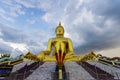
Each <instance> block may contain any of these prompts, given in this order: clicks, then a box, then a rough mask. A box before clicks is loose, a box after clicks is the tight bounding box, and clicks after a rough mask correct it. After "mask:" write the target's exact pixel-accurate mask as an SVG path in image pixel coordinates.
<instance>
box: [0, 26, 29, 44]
mask: <svg viewBox="0 0 120 80" xmlns="http://www.w3.org/2000/svg"><path fill="white" fill-rule="evenodd" d="M0 31H1V33H2V36H0V38H2V39H3V40H5V41H8V42H9V41H10V42H16V43H23V42H25V41H26V38H27V37H28V36H27V35H26V33H25V32H23V31H22V30H17V29H14V28H11V27H7V26H4V25H0Z"/></svg>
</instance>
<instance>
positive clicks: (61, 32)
mask: <svg viewBox="0 0 120 80" xmlns="http://www.w3.org/2000/svg"><path fill="white" fill-rule="evenodd" d="M55 33H56V36H57V37H63V36H64V28H63V26H62V25H61V23H59V25H58V26H57V28H56V29H55Z"/></svg>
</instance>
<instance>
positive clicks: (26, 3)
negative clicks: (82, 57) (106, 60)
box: [0, 0, 120, 56]
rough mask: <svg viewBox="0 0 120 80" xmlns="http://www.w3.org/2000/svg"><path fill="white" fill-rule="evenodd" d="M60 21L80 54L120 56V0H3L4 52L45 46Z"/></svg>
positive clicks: (0, 32)
mask: <svg viewBox="0 0 120 80" xmlns="http://www.w3.org/2000/svg"><path fill="white" fill-rule="evenodd" d="M59 21H61V23H62V25H63V26H64V28H65V37H69V38H71V39H72V42H73V46H74V49H75V52H76V53H77V54H80V53H88V52H90V51H91V50H92V51H95V52H96V53H101V54H103V55H104V54H105V55H107V56H110V55H111V56H120V50H118V49H119V48H120V0H0V53H11V54H12V56H16V55H19V54H21V53H24V54H25V53H26V52H27V51H28V50H29V51H31V52H32V53H39V52H40V51H42V50H45V49H46V46H47V42H48V39H49V38H51V37H55V34H54V30H55V28H56V26H57V25H58V23H59ZM111 49H114V50H111ZM110 50H111V51H110ZM114 54H115V55H114Z"/></svg>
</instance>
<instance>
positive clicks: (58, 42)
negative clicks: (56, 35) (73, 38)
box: [52, 39, 68, 46]
mask: <svg viewBox="0 0 120 80" xmlns="http://www.w3.org/2000/svg"><path fill="white" fill-rule="evenodd" d="M52 43H53V45H54V46H58V45H59V46H63V45H64V46H66V45H67V44H68V41H67V39H54V40H53V42H52Z"/></svg>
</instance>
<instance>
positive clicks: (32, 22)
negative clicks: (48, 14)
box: [26, 19, 36, 24]
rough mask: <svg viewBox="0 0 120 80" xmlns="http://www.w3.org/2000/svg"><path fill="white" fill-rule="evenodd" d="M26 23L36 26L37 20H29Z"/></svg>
mask: <svg viewBox="0 0 120 80" xmlns="http://www.w3.org/2000/svg"><path fill="white" fill-rule="evenodd" d="M26 21H27V23H28V24H34V23H35V22H36V21H35V20H31V19H27V20H26Z"/></svg>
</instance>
